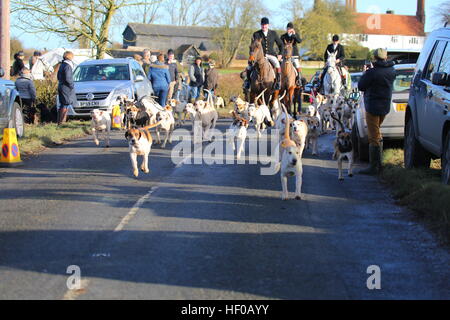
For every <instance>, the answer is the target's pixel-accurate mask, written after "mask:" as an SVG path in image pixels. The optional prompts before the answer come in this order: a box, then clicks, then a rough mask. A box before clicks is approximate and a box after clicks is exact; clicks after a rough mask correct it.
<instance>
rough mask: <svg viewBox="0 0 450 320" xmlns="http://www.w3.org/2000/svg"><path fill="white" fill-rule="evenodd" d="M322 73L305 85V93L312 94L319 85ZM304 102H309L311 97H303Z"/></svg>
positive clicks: (316, 74) (317, 73)
mask: <svg viewBox="0 0 450 320" xmlns="http://www.w3.org/2000/svg"><path fill="white" fill-rule="evenodd" d="M321 72H322V71H317V72H316V73H315V74H314V75H313V76H312V78H311V80H310V81H309V82H308V83H307V84H306V85H305V88H304V90H303V92H304V93H308V94H311V93H312V90H313V88H314V86H318V85H319V76H320V73H321ZM303 101H305V102H309V96H306V95H305V96H303Z"/></svg>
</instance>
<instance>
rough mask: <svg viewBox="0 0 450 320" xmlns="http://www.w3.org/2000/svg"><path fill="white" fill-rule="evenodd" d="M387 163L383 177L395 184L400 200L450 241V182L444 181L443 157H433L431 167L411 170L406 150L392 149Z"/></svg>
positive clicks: (443, 237)
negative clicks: (404, 154) (407, 161)
mask: <svg viewBox="0 0 450 320" xmlns="http://www.w3.org/2000/svg"><path fill="white" fill-rule="evenodd" d="M383 163H384V165H385V169H384V170H383V173H382V179H383V180H384V181H385V182H386V183H388V184H389V186H391V187H392V189H393V192H394V198H395V199H396V200H397V201H398V203H399V204H400V205H403V206H406V207H408V208H410V209H412V210H413V211H414V212H416V213H417V216H418V218H419V219H420V220H423V221H425V223H426V224H427V225H428V226H429V227H430V228H431V229H432V230H433V231H435V232H436V233H437V234H438V237H439V238H440V240H442V241H443V242H444V243H446V244H449V243H450V186H446V185H443V184H442V183H441V182H440V175H441V162H440V160H434V161H432V164H431V166H430V168H424V169H413V170H408V169H405V167H404V163H403V150H401V149H388V150H386V151H385V152H384V157H383Z"/></svg>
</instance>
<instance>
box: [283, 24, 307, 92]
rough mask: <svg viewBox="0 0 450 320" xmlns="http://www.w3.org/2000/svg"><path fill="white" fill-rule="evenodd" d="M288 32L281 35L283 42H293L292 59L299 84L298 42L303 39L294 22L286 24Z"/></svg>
mask: <svg viewBox="0 0 450 320" xmlns="http://www.w3.org/2000/svg"><path fill="white" fill-rule="evenodd" d="M286 29H287V30H286V33H285V34H283V35H282V36H281V41H282V42H283V43H285V42H290V43H292V57H291V61H292V64H293V65H294V67H295V69H297V79H296V83H297V85H298V86H300V85H301V68H300V62H299V60H298V57H299V51H298V47H297V44H300V43H302V39H301V38H300V35H298V34H297V33H296V32H295V29H294V24H293V23H292V22H289V23H288V24H287V26H286Z"/></svg>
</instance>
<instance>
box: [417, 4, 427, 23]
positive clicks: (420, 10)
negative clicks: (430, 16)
mask: <svg viewBox="0 0 450 320" xmlns="http://www.w3.org/2000/svg"><path fill="white" fill-rule="evenodd" d="M416 17H417V20H419V21H420V22H421V23H423V24H425V0H417V13H416Z"/></svg>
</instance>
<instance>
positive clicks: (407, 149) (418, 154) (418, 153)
mask: <svg viewBox="0 0 450 320" xmlns="http://www.w3.org/2000/svg"><path fill="white" fill-rule="evenodd" d="M403 149H404V162H405V168H407V169H412V168H420V167H430V162H431V154H430V153H429V152H428V151H427V150H425V149H424V148H423V147H422V145H421V144H420V142H419V141H418V140H417V138H416V132H415V128H414V123H413V120H412V119H410V120H409V121H408V122H407V123H406V128H405V142H404V148H403Z"/></svg>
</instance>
